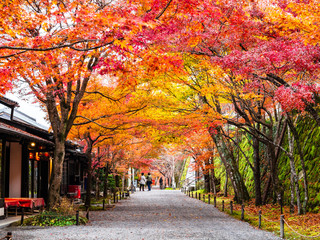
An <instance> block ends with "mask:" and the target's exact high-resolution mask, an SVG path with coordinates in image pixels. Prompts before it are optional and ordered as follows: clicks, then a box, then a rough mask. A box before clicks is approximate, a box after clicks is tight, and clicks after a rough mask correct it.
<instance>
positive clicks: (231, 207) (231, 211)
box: [230, 201, 233, 215]
mask: <svg viewBox="0 0 320 240" xmlns="http://www.w3.org/2000/svg"><path fill="white" fill-rule="evenodd" d="M230 214H231V215H232V214H233V205H232V201H230Z"/></svg>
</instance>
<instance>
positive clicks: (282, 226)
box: [280, 215, 284, 238]
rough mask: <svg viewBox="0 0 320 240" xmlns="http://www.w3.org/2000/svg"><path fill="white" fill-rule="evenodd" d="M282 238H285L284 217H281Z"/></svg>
mask: <svg viewBox="0 0 320 240" xmlns="http://www.w3.org/2000/svg"><path fill="white" fill-rule="evenodd" d="M280 237H281V238H284V215H281V216H280Z"/></svg>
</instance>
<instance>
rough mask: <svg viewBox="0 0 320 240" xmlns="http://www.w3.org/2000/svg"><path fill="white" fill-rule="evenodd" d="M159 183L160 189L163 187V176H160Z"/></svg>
mask: <svg viewBox="0 0 320 240" xmlns="http://www.w3.org/2000/svg"><path fill="white" fill-rule="evenodd" d="M159 183H160V189H163V179H162V177H161V178H160V180H159Z"/></svg>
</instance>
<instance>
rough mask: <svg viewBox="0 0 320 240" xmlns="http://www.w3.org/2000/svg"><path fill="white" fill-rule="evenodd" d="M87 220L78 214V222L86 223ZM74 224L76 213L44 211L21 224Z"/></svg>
mask: <svg viewBox="0 0 320 240" xmlns="http://www.w3.org/2000/svg"><path fill="white" fill-rule="evenodd" d="M87 222H88V220H87V219H86V218H84V217H82V216H79V224H82V225H84V224H86V223H87ZM69 225H76V215H62V214H61V213H57V212H52V211H44V212H42V213H41V214H39V215H36V216H32V217H29V218H27V219H25V220H24V222H23V226H69Z"/></svg>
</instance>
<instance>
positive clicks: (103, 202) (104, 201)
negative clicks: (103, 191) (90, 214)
mask: <svg viewBox="0 0 320 240" xmlns="http://www.w3.org/2000/svg"><path fill="white" fill-rule="evenodd" d="M105 203H106V200H105V199H103V201H102V210H104V205H105Z"/></svg>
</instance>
